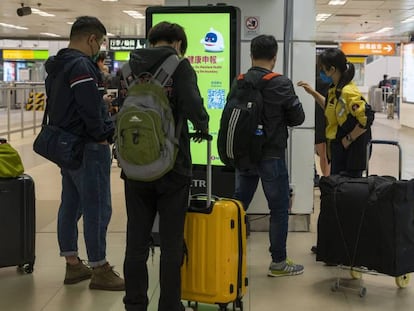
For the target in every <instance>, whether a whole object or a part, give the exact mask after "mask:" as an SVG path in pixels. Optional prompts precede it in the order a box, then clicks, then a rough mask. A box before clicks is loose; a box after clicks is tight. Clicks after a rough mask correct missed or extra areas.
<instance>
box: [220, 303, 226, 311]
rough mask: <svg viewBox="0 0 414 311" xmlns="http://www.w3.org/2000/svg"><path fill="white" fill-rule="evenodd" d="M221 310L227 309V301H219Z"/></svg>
mask: <svg viewBox="0 0 414 311" xmlns="http://www.w3.org/2000/svg"><path fill="white" fill-rule="evenodd" d="M219 310H220V311H227V303H219Z"/></svg>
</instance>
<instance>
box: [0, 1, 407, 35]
mask: <svg viewBox="0 0 414 311" xmlns="http://www.w3.org/2000/svg"><path fill="white" fill-rule="evenodd" d="M309 1H311V0H309ZM21 2H24V4H25V5H26V6H31V7H32V8H39V9H41V10H43V11H45V12H47V13H51V14H54V15H56V16H55V17H41V16H39V15H36V14H31V15H28V16H23V17H19V16H17V14H16V9H17V8H19V7H20V6H21ZM328 2H329V0H316V13H330V14H332V15H331V17H329V18H328V19H327V20H326V21H324V22H317V24H316V37H315V40H316V41H318V42H321V41H323V42H326V41H353V40H356V39H357V38H358V37H360V36H362V35H367V36H368V37H369V38H368V39H367V40H389V41H395V42H400V41H405V40H407V38H408V35H409V33H414V22H411V23H406V24H401V21H402V20H404V19H406V18H408V17H412V16H414V0H384V1H378V0H348V1H347V3H346V4H345V5H343V6H331V5H328ZM38 3H42V4H41V5H40V6H38ZM163 3H164V1H163V0H120V1H118V2H102V1H101V0H44V1H43V2H42V0H21V1H20V0H0V23H7V24H12V25H18V26H23V27H27V28H28V30H18V29H9V28H5V27H0V37H1V38H9V39H11V38H31V39H39V38H50V37H45V36H43V35H40V33H42V32H44V33H45V32H47V33H55V34H58V35H60V36H62V37H63V38H67V36H68V33H69V29H70V25H68V24H67V22H71V21H73V20H74V19H75V18H76V17H77V16H80V15H93V16H97V17H98V18H99V19H100V20H101V21H102V22H103V23H104V25H105V26H106V28H107V30H108V32H110V33H112V34H114V35H120V36H138V37H144V35H145V34H144V32H145V20H144V19H134V18H132V17H130V16H128V15H126V14H125V13H123V12H122V11H123V10H131V9H133V10H137V11H139V12H141V13H142V14H144V15H145V8H146V7H147V6H148V5H151V6H153V5H162V4H163ZM383 27H394V29H393V30H391V31H389V32H386V33H383V34H375V31H377V30H379V29H381V28H383Z"/></svg>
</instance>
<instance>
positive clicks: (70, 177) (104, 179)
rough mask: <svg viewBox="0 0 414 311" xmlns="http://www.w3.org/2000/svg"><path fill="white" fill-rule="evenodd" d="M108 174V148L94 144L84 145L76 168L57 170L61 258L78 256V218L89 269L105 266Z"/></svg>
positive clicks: (108, 207) (108, 198)
mask: <svg viewBox="0 0 414 311" xmlns="http://www.w3.org/2000/svg"><path fill="white" fill-rule="evenodd" d="M110 172H111V154H110V146H109V145H104V144H98V143H88V144H86V146H85V151H84V154H83V162H82V166H81V167H80V168H79V169H76V170H68V169H63V168H62V169H61V175H62V195H61V204H60V207H59V213H58V230H57V231H58V241H59V247H60V255H61V256H78V221H79V219H80V217H81V216H82V217H83V232H84V233H83V234H84V238H85V244H86V250H87V254H88V261H89V264H90V266H91V267H96V266H100V265H102V264H104V263H106V232H107V228H108V224H109V221H110V219H111V214H112V206H111V189H110Z"/></svg>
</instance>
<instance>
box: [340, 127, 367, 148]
mask: <svg viewBox="0 0 414 311" xmlns="http://www.w3.org/2000/svg"><path fill="white" fill-rule="evenodd" d="M366 131H367V130H366V129H365V128H362V127H360V126H359V124H357V125H356V126H355V127H354V129H353V130H352V131H351V132H349V133H348V134H347V135H346V136H345V137H343V138H342V145H343V146H344V148H345V149H347V148H348V147H349V145H351V144H352V142H353V141H355V140H356V139H357V138H358V137H359V136H361V135H362V134H364V133H365V132H366Z"/></svg>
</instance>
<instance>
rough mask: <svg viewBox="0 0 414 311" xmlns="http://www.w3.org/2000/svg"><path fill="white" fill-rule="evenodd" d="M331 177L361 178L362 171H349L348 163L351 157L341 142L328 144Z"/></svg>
mask: <svg viewBox="0 0 414 311" xmlns="http://www.w3.org/2000/svg"><path fill="white" fill-rule="evenodd" d="M330 149H331V150H330V151H331V152H330V156H331V175H339V174H341V175H346V176H349V177H362V173H363V171H364V170H363V169H351V168H350V165H349V163H350V162H351V161H352V156H351V154H350V152H349V151H350V150H349V149H345V148H344V146H343V145H342V143H341V142H339V141H331V142H330Z"/></svg>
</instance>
